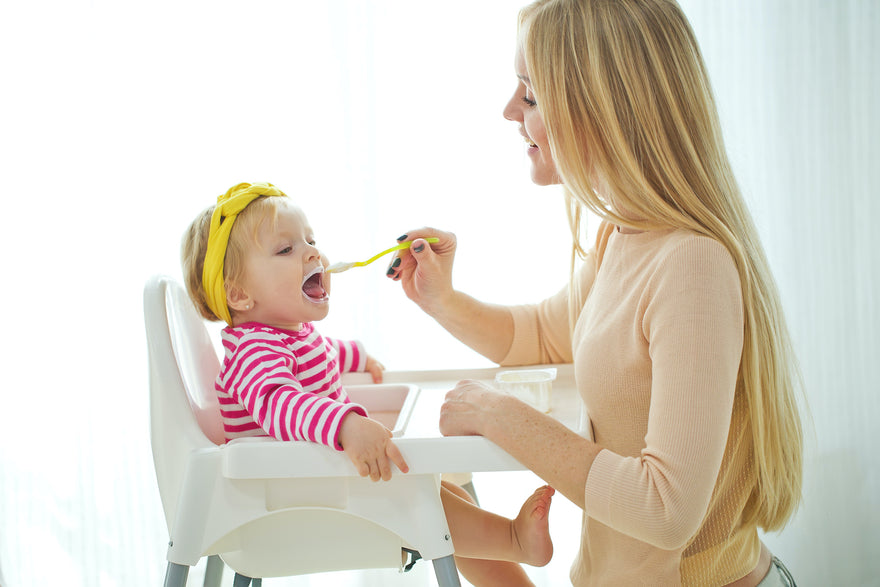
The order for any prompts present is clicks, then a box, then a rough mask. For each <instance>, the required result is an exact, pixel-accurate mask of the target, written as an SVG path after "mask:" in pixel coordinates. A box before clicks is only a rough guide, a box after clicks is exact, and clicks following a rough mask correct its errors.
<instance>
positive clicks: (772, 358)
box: [520, 0, 803, 531]
mask: <svg viewBox="0 0 880 587" xmlns="http://www.w3.org/2000/svg"><path fill="white" fill-rule="evenodd" d="M520 29H521V37H520V39H521V43H522V51H523V54H524V56H525V60H526V68H527V73H528V75H529V78H530V80H531V84H532V88H533V90H534V93H535V97H536V100H537V102H538V105H539V108H540V111H541V115H542V117H543V120H544V125H545V127H546V129H547V135H548V138H549V142H550V148H551V151H552V154H553V159H554V161H555V163H556V169H557V172H558V173H559V176H560V177H561V178H562V180H563V183H564V185H565V189H566V195H567V199H568V203H569V220H570V224H571V228H572V234H573V237H574V246H575V250H576V251H578V252H580V253H582V252H583V250H584V249H583V247H582V245H581V244H580V238H581V230H580V213H581V210H582V209H587V210H590V211H592V212H593V213H595V214H597V215H598V216H599V217H601V218H603V219H605V220H607V221H609V222H612V223H614V224H618V225H624V226H629V227H632V228H637V229H642V230H651V229H657V228H669V227H676V228H681V229H685V230H689V231H692V232H695V233H698V234H701V235H705V236H709V237H711V238H714V239H716V240H718V241H719V242H721V243H722V244H723V245H724V246H725V247H726V248H727V250H728V251H729V252H730V254H731V256H732V257H733V259H734V262H735V263H736V267H737V270H738V272H739V277H740V282H741V284H742V290H743V291H742V295H743V308H744V315H745V325H744V343H743V353H742V360H741V363H740V369H739V375H738V381H737V394H743V395H744V397H745V399H746V402H747V405H748V414H749V423H748V426H749V428H750V434H751V440H752V445H753V451H754V455H753V456H754V465H755V479H754V484H755V486H754V489H753V494H752V496H751V499H749V504H748V506H747V511H746V512H745V513H744V522H745V523H754V524H756V525H758V526H760V527H762V528H764V529H765V530H768V531H770V530H778V529H781V528H782V527H784V526H785V524H786V523H787V521H788V520H789V518H790V517H791V516H792V515H793V514H794V512H795V511H796V510H797V507H798V504H799V502H800V499H801V485H802V469H803V462H802V461H803V433H802V429H801V422H800V416H799V413H798V405H797V394H796V390H797V387H798V383H799V375H798V370H797V366H796V361H795V358H794V353H793V351H792V348H791V343H790V339H789V334H788V329H787V327H786V324H785V319H784V316H783V312H782V308H781V305H780V301H779V294H778V292H777V288H776V285H775V282H774V280H773V277H772V275H771V272H770V268H769V265H768V263H767V260H766V257H765V254H764V251H763V248H762V246H761V243H760V240H759V238H758V233H757V230H756V228H755V226H754V224H753V222H752V219H751V217H750V215H749V212H748V209H747V207H746V205H745V202H744V201H743V198H742V196H741V194H740V191H739V187H738V186H737V183H736V180H735V178H734V175H733V172H732V169H731V166H730V163H729V161H728V157H727V153H726V150H725V147H724V143H723V140H722V136H721V129H720V123H719V121H718V116H717V112H716V107H715V102H714V98H713V96H712V90H711V87H710V84H709V78H708V75H707V73H706V70H705V66H704V64H703V59H702V56H701V55H700V51H699V48H698V46H697V42H696V38H695V36H694V34H693V32H692V30H691V28H690V25H689V24H688V22H687V19H686V18H685V16H684V14H683V13H682V11H681V9H680V7H679V6H678V5H677V4H676V3H675V1H674V0H615V1H608V0H538V1H537V2H535V3H534V4H532V5H530V6H528V7H526V8H525V9H523V11H522V12H521V14H520ZM599 181H601V182H602V189H601V190H597V184H598V182H599ZM600 192H601V193H600ZM603 194H605V195H603ZM607 194H610V200H612V201H608V200H606V199H605V198H606V195H607ZM621 211H625V216H624V215H621V214H620V212H621Z"/></svg>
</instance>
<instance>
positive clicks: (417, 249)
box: [413, 245, 425, 253]
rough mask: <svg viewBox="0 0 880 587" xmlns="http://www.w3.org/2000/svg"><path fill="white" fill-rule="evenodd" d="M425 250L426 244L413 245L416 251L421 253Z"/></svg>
mask: <svg viewBox="0 0 880 587" xmlns="http://www.w3.org/2000/svg"><path fill="white" fill-rule="evenodd" d="M424 250H425V245H419V246H417V247H413V252H414V253H421V252H422V251H424Z"/></svg>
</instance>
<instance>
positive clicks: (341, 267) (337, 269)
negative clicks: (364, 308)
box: [325, 236, 440, 273]
mask: <svg viewBox="0 0 880 587" xmlns="http://www.w3.org/2000/svg"><path fill="white" fill-rule="evenodd" d="M422 240H425V241H428V242H429V243H439V242H440V239H439V238H437V237H433V236H432V237H430V238H426V239H422ZM412 244H413V241H406V242H405V243H400V244H399V245H394V246H393V247H391V248H390V249H387V250H385V251H382V252H381V253H379V254H378V255H373V256H372V257H370V258H369V259H367V260H366V261H356V262H354V263H333V264H332V265H330V266H329V267H327V269H325V272H327V273H342V272H343V271H348V270H349V269H351V268H352V267H366V266H367V265H369V264H370V263H372V262H373V261H375V260H376V259H379V258H380V257H384V256H385V255H387V254H388V253H393V252H394V251H401V250H403V249H408V248H410V247H411V246H412Z"/></svg>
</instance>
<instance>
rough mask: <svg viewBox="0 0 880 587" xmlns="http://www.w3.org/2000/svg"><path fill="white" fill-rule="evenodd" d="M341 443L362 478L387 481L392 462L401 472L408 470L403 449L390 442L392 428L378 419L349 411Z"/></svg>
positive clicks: (342, 428) (341, 433)
mask: <svg viewBox="0 0 880 587" xmlns="http://www.w3.org/2000/svg"><path fill="white" fill-rule="evenodd" d="M339 444H341V445H342V450H344V451H345V454H346V455H348V458H349V459H351V462H352V463H353V464H354V466H355V468H356V469H357V472H358V474H359V475H360V476H361V477H367V476H369V477H370V479H372V480H373V481H378V480H379V479H382V480H383V481H388V480H389V479H391V462H393V463H394V464H395V465H397V468H398V469H400V470H401V471H402V472H404V473H406V472H407V471H409V467H408V466H407V464H406V461H405V460H403V455H401V454H400V449H398V448H397V445H395V444H394V443H393V442H392V441H391V431H390V430H388V428H386V427H385V426H383V425H382V424H380V423H379V422H377V421H376V420H372V419H370V418H365V417H363V416H361V415H360V414H356V413H354V412H349V413H348V415H346V416H345V418H343V420H342V425H341V426H340V428H339Z"/></svg>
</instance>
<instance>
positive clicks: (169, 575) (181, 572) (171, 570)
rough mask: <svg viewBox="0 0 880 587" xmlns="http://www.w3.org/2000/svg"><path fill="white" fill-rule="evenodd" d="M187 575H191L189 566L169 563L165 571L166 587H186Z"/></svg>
mask: <svg viewBox="0 0 880 587" xmlns="http://www.w3.org/2000/svg"><path fill="white" fill-rule="evenodd" d="M187 575H189V567H188V566H186V565H179V564H177V563H172V562H169V563H168V568H167V569H166V571H165V587H186V577H187Z"/></svg>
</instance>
